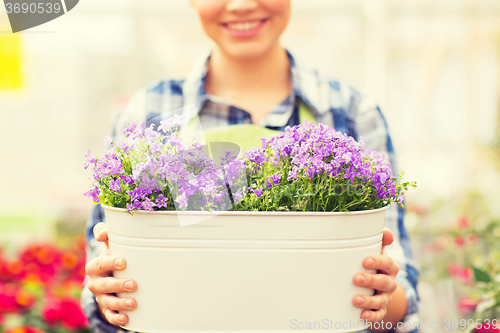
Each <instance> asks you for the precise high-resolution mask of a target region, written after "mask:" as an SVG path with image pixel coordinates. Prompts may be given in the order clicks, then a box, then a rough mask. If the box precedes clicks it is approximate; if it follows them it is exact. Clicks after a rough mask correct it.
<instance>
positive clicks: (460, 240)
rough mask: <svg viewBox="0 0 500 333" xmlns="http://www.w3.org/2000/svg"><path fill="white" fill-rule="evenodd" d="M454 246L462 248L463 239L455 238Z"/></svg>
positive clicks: (460, 237)
mask: <svg viewBox="0 0 500 333" xmlns="http://www.w3.org/2000/svg"><path fill="white" fill-rule="evenodd" d="M455 245H456V246H457V247H462V246H463V245H464V239H463V238H462V236H459V235H457V236H455Z"/></svg>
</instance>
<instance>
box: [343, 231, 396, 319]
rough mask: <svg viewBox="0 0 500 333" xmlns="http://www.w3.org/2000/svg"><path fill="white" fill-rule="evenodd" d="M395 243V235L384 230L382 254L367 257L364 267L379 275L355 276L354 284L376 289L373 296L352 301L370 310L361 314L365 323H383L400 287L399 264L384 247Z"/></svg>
mask: <svg viewBox="0 0 500 333" xmlns="http://www.w3.org/2000/svg"><path fill="white" fill-rule="evenodd" d="M393 241H394V235H393V233H392V232H391V231H390V230H389V229H384V231H383V238H382V254H381V255H372V256H369V257H366V258H365V260H364V262H363V266H364V267H366V268H369V269H375V270H377V274H369V273H358V274H356V275H355V276H354V279H353V282H354V284H356V285H358V286H361V287H366V288H371V289H375V295H373V296H365V295H356V296H354V298H353V300H352V301H353V304H354V305H356V306H358V307H360V308H364V309H368V310H366V311H363V312H362V313H361V319H363V320H364V321H368V322H377V321H381V320H382V319H383V318H384V317H385V315H386V314H387V305H388V304H389V302H391V301H392V294H393V293H394V291H395V290H396V288H397V287H398V283H397V281H396V275H397V274H398V272H399V264H398V263H397V262H396V261H395V260H394V259H392V258H391V257H389V256H388V255H387V254H386V253H385V251H384V247H385V246H387V245H390V244H392V242H393ZM372 310H373V311H372Z"/></svg>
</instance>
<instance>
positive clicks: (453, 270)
mask: <svg viewBox="0 0 500 333" xmlns="http://www.w3.org/2000/svg"><path fill="white" fill-rule="evenodd" d="M461 272H462V267H461V266H460V265H459V264H457V263H455V262H452V263H450V264H449V265H448V274H450V275H451V276H460V273H461Z"/></svg>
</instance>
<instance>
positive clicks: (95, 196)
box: [83, 186, 100, 203]
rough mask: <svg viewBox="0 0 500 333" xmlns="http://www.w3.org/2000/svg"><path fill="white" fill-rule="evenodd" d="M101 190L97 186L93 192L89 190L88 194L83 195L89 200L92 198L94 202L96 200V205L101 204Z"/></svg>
mask: <svg viewBox="0 0 500 333" xmlns="http://www.w3.org/2000/svg"><path fill="white" fill-rule="evenodd" d="M99 193H100V191H99V188H98V187H97V186H96V187H94V188H92V189H91V190H88V191H87V192H85V193H84V194H83V195H85V196H86V197H89V198H92V200H94V202H95V203H99Z"/></svg>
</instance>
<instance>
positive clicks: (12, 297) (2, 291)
mask: <svg viewBox="0 0 500 333" xmlns="http://www.w3.org/2000/svg"><path fill="white" fill-rule="evenodd" d="M0 310H1V311H2V312H6V313H12V312H17V311H18V310H19V307H18V305H17V302H16V288H15V286H14V285H12V284H7V285H2V284H0Z"/></svg>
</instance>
